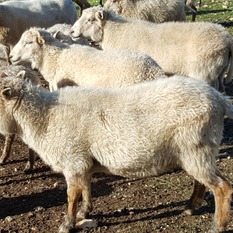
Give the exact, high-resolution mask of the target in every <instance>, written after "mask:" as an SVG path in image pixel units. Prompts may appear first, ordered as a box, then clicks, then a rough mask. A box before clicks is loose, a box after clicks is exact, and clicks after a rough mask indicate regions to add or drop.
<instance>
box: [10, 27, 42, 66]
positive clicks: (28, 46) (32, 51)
mask: <svg viewBox="0 0 233 233" xmlns="http://www.w3.org/2000/svg"><path fill="white" fill-rule="evenodd" d="M44 43H45V41H44V39H43V37H42V36H41V35H40V33H39V31H38V30H36V29H34V28H31V29H29V30H26V31H25V32H24V33H23V34H22V36H21V38H20V40H19V41H18V43H17V44H16V45H15V46H14V48H13V49H12V51H11V53H10V60H11V62H12V64H14V65H16V64H25V63H28V62H29V63H31V66H32V68H33V69H38V66H39V64H40V63H41V59H42V46H43V44H44Z"/></svg>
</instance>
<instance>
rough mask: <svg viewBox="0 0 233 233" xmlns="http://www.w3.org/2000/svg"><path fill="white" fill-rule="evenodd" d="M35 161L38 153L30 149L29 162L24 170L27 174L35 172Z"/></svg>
mask: <svg viewBox="0 0 233 233" xmlns="http://www.w3.org/2000/svg"><path fill="white" fill-rule="evenodd" d="M35 159H36V153H35V152H34V151H33V150H32V149H30V148H28V161H27V163H26V166H25V168H24V172H25V173H28V172H31V171H32V170H33V166H34V163H35Z"/></svg>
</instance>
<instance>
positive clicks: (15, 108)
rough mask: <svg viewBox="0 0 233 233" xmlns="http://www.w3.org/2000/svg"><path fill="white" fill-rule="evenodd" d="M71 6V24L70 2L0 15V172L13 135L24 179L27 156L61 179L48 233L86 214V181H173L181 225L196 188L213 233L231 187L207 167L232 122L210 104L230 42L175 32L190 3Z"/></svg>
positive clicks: (230, 57)
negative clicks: (210, 197)
mask: <svg viewBox="0 0 233 233" xmlns="http://www.w3.org/2000/svg"><path fill="white" fill-rule="evenodd" d="M75 2H76V3H77V4H78V5H79V6H80V8H81V10H82V11H81V15H80V17H78V16H77V9H76V6H75V4H74V3H73V2H72V0H24V1H20V0H9V1H4V2H3V3H1V4H0V43H1V46H2V47H1V48H2V49H1V54H0V58H1V60H0V77H1V79H0V90H1V92H0V133H1V134H3V135H4V136H6V141H5V147H4V149H3V153H2V156H1V158H0V163H4V162H5V160H6V159H7V158H8V157H9V155H10V148H11V143H12V141H13V139H14V135H18V136H19V137H20V138H21V139H22V140H23V141H24V142H25V143H26V144H27V145H28V146H29V162H28V164H27V165H26V169H32V168H33V164H34V160H35V153H34V152H36V153H37V154H38V155H39V156H40V157H41V158H42V160H43V161H44V162H45V163H47V164H48V165H50V166H51V167H52V169H53V170H54V171H56V172H61V173H62V174H63V175H64V176H65V179H66V183H67V196H68V212H67V217H66V220H65V221H64V222H63V223H62V224H61V226H60V227H59V233H68V232H70V230H71V229H73V228H74V227H75V225H76V222H78V221H81V220H85V219H86V218H87V217H88V214H89V213H90V211H91V210H92V208H93V207H92V199H91V177H92V174H93V173H96V172H104V173H110V174H115V175H121V176H126V177H148V176H158V175H161V174H163V173H166V172H170V171H173V170H174V169H183V170H185V171H186V172H187V173H188V174H189V175H191V176H192V177H193V178H194V190H193V194H192V196H191V198H190V201H189V204H188V205H187V207H186V210H185V213H186V214H192V213H193V211H194V210H195V209H196V208H198V207H199V206H200V205H201V203H202V201H203V198H204V194H205V188H206V187H207V188H209V189H210V190H212V192H213V194H214V198H215V217H214V224H213V228H212V229H211V232H222V231H224V230H225V229H226V227H227V223H228V221H229V215H230V202H231V195H232V187H231V184H230V182H229V181H227V180H226V179H225V178H224V177H223V176H222V175H221V174H220V172H219V170H218V168H217V166H216V162H215V157H216V155H218V151H219V145H220V143H221V139H222V133H223V126H224V124H223V120H224V117H229V118H232V119H233V106H232V103H231V101H230V100H228V98H226V97H225V96H224V95H223V94H222V93H220V92H223V93H224V91H225V83H229V82H231V80H232V76H233V37H232V35H231V34H230V33H229V32H227V31H226V30H225V29H224V28H223V27H222V26H220V25H217V24H214V23H204V22H200V23H197V22H185V19H186V14H185V12H186V11H187V10H191V12H192V13H193V14H196V8H195V5H194V1H187V2H186V1H184V0H107V1H106V2H105V4H104V6H103V7H102V6H96V7H91V6H90V4H89V3H88V2H87V1H85V0H81V1H80V0H76V1H75ZM100 3H101V2H100ZM193 20H195V15H194V16H193ZM148 21H150V22H148ZM175 21H176V22H175ZM42 79H43V80H45V81H46V82H47V83H48V86H49V90H47V89H46V88H44V87H42V85H41V80H42ZM80 197H82V204H81V208H80V210H79V211H77V201H78V200H79V198H80Z"/></svg>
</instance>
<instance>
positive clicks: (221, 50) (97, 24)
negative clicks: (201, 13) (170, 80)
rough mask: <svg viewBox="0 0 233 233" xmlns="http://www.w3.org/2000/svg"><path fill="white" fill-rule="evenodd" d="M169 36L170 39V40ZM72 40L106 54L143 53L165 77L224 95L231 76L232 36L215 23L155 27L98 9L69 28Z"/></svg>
mask: <svg viewBox="0 0 233 233" xmlns="http://www.w3.org/2000/svg"><path fill="white" fill-rule="evenodd" d="M171 35H172V36H171ZM71 36H72V38H73V40H76V39H78V38H80V37H84V38H88V39H90V40H92V41H93V42H95V43H97V44H99V45H100V47H101V48H102V49H103V50H105V49H109V48H123V49H130V50H134V51H140V52H144V53H146V54H148V55H150V56H151V57H152V58H153V59H154V60H156V61H157V62H158V64H159V65H160V66H161V68H162V69H163V70H164V72H165V73H166V74H180V75H184V76H189V77H195V78H198V79H202V80H204V81H206V82H207V83H208V84H210V85H212V86H213V87H215V88H216V89H217V90H219V91H222V92H223V91H224V85H223V79H224V75H225V72H226V71H227V70H228V72H227V73H228V74H227V77H226V80H225V82H226V83H229V82H230V81H231V79H232V73H233V58H232V56H233V39H232V35H231V34H230V33H229V32H228V31H227V30H226V29H225V28H224V27H222V26H221V25H218V24H214V23H206V22H200V23H197V22H196V23H194V22H166V23H162V24H154V23H150V22H147V21H143V20H133V19H127V18H123V17H121V16H118V15H116V14H114V12H112V11H110V10H108V9H104V8H101V7H92V8H88V9H86V10H84V11H83V14H82V16H81V17H80V18H79V19H78V20H77V21H76V22H75V24H74V25H73V27H72V31H71Z"/></svg>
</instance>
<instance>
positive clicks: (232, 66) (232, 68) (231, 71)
mask: <svg viewBox="0 0 233 233" xmlns="http://www.w3.org/2000/svg"><path fill="white" fill-rule="evenodd" d="M232 76H233V42H232V44H231V47H230V54H229V67H228V72H227V76H226V78H225V83H226V84H227V83H230V82H231V81H232Z"/></svg>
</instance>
